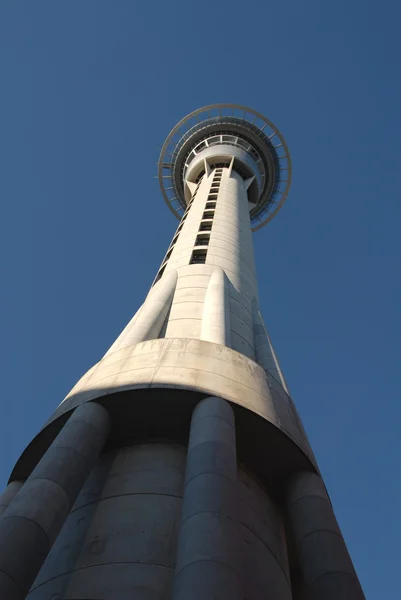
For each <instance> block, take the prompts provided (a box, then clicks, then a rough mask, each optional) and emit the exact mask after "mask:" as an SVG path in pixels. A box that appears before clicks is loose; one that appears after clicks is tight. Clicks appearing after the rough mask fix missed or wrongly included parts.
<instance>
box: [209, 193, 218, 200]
mask: <svg viewBox="0 0 401 600" xmlns="http://www.w3.org/2000/svg"><path fill="white" fill-rule="evenodd" d="M207 199H208V200H214V201H216V200H217V194H209V196H208V197H207Z"/></svg>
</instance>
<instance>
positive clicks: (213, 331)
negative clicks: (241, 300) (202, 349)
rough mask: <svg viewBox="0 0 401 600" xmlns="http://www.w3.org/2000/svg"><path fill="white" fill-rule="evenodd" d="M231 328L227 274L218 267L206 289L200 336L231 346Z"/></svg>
mask: <svg viewBox="0 0 401 600" xmlns="http://www.w3.org/2000/svg"><path fill="white" fill-rule="evenodd" d="M230 329H231V327H230V310H229V306H228V293H227V284H226V276H225V274H224V271H223V269H222V268H221V267H216V268H215V269H214V271H213V273H212V276H211V277H210V280H209V284H208V286H207V290H206V295H205V301H204V304H203V315H202V328H201V335H200V338H201V340H206V341H207V342H213V343H214V344H221V345H222V346H228V347H230V346H231V335H230V334H231V331H230Z"/></svg>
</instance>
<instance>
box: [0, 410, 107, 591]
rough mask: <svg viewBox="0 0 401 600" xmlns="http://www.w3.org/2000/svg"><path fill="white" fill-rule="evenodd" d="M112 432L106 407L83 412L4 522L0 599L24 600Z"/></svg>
mask: <svg viewBox="0 0 401 600" xmlns="http://www.w3.org/2000/svg"><path fill="white" fill-rule="evenodd" d="M109 429H110V417H109V414H108V412H107V411H106V409H105V408H103V406H101V405H100V404H96V403H86V404H83V405H81V406H79V407H78V408H77V409H76V410H75V411H74V413H73V414H72V416H71V417H70V419H69V420H68V421H67V423H66V424H65V425H64V427H63V429H62V430H61V432H60V433H59V435H58V436H57V437H56V439H55V440H54V442H53V443H52V445H51V446H50V448H49V449H48V450H47V452H46V453H45V455H44V456H43V458H42V459H41V461H40V462H39V463H38V465H37V466H36V467H35V469H34V470H33V472H32V473H31V475H30V477H29V478H28V479H27V480H26V482H25V484H24V485H23V487H22V488H21V490H20V491H19V493H18V494H17V495H16V496H15V498H14V500H13V502H12V503H11V504H10V506H9V507H8V508H7V510H6V511H5V512H4V514H3V517H2V518H1V520H0V574H1V577H0V598H7V599H9V600H14V599H16V600H22V599H23V598H24V597H25V595H26V594H27V593H28V591H29V588H30V586H31V584H32V582H33V581H34V579H35V577H36V575H37V574H38V571H39V570H40V568H41V566H42V564H43V562H44V560H45V558H46V556H47V554H48V552H49V550H50V548H51V546H52V544H53V542H54V541H55V539H56V537H57V535H58V533H59V531H60V529H61V527H62V525H63V523H64V520H65V518H66V517H67V515H68V513H69V511H70V508H71V506H72V504H73V503H74V501H75V499H76V497H77V495H78V493H79V491H80V489H81V487H82V485H83V483H84V482H85V480H86V478H87V475H88V473H89V471H90V470H91V468H92V466H93V464H94V462H95V460H96V458H97V456H98V455H99V452H100V451H101V449H102V447H103V445H104V442H105V441H106V439H107V436H108V434H109Z"/></svg>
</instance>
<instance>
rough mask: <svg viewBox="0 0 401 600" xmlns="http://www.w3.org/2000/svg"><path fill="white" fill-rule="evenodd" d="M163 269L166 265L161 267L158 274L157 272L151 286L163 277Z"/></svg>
mask: <svg viewBox="0 0 401 600" xmlns="http://www.w3.org/2000/svg"><path fill="white" fill-rule="evenodd" d="M165 268H166V265H164V266H163V267H162V268H161V269H160V271H159V272H158V274H157V275H156V279H155V280H154V282H153V285H155V283H157V282H158V281H159V279H161V278H162V277H163V273H164V270H165Z"/></svg>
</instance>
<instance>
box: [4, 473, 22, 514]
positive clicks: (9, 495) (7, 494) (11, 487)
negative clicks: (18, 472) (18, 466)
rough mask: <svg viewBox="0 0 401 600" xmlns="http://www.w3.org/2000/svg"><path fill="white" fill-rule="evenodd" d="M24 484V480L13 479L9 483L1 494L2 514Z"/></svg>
mask: <svg viewBox="0 0 401 600" xmlns="http://www.w3.org/2000/svg"><path fill="white" fill-rule="evenodd" d="M23 485H24V482H23V481H12V482H11V483H9V484H8V486H7V487H6V489H5V490H4V492H3V493H2V494H0V516H1V515H2V514H3V512H4V511H5V510H6V508H7V507H8V506H9V504H10V502H11V501H12V500H13V498H14V496H15V495H16V494H17V493H18V492H19V491H20V489H21V488H22V486H23Z"/></svg>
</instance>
